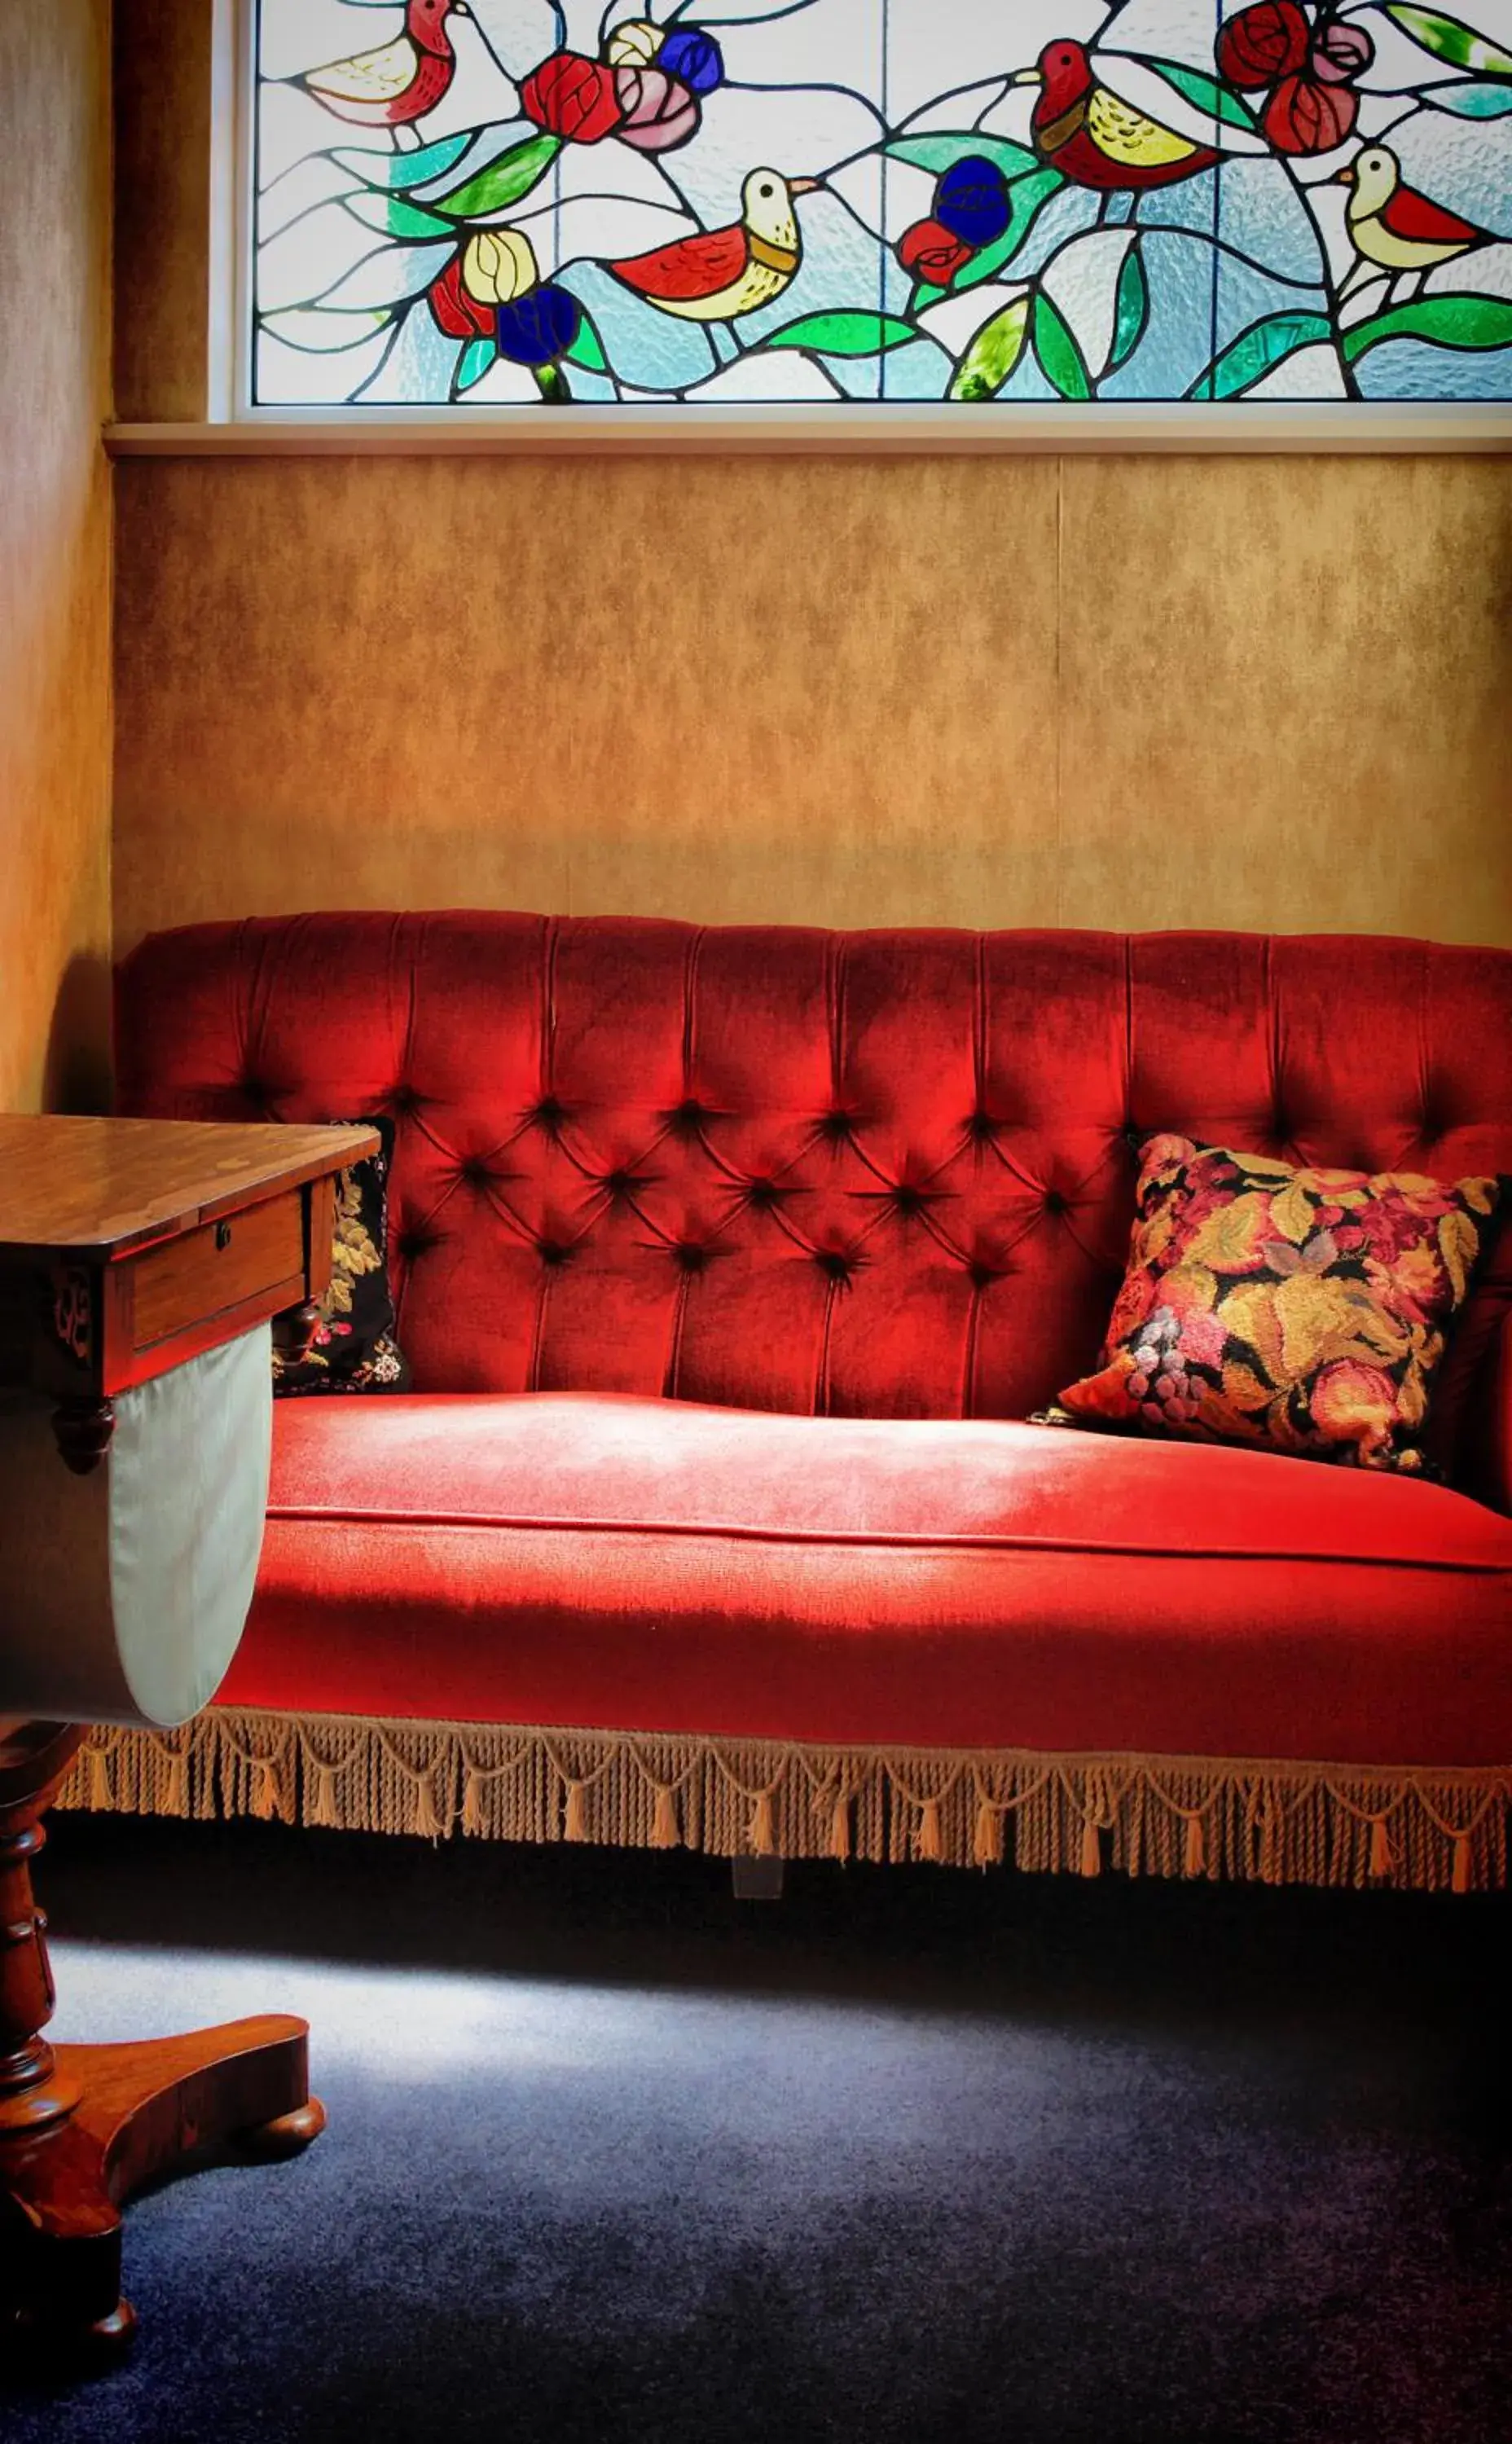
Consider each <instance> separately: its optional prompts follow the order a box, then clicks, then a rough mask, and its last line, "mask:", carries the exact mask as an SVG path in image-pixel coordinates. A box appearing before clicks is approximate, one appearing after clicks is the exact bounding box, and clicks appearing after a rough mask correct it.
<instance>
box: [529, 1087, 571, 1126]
mask: <svg viewBox="0 0 1512 2444" xmlns="http://www.w3.org/2000/svg"><path fill="white" fill-rule="evenodd" d="M566 1117H567V1112H566V1106H565V1104H564V1103H562V1102H559V1101H558V1099H557V1097H556V1096H555V1095H543V1096H542V1098H541V1101H540V1102H539V1103H538V1104H537V1105H536V1107H535V1110H534V1111H533V1112H532V1113H531V1115H530V1118H531V1119H532V1120H534V1121H535V1122H536V1124H537V1126H538V1127H540V1128H543V1129H560V1128H561V1126H562V1121H563V1120H565V1119H566Z"/></svg>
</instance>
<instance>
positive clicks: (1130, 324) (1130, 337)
mask: <svg viewBox="0 0 1512 2444" xmlns="http://www.w3.org/2000/svg"><path fill="white" fill-rule="evenodd" d="M1149 319H1150V284H1149V282H1148V281H1147V280H1146V278H1145V270H1144V265H1143V264H1142V263H1141V262H1140V260H1139V246H1138V241H1137V240H1135V242H1134V245H1133V246H1132V247H1131V248H1130V250H1129V251H1128V253H1127V254H1126V255H1125V256H1124V259H1123V268H1122V270H1121V271H1120V272H1119V274H1118V299H1117V304H1116V307H1115V316H1114V326H1113V348H1112V352H1111V354H1110V355H1109V358H1108V369H1109V371H1110V372H1116V370H1117V368H1118V366H1119V365H1121V364H1124V363H1125V362H1126V361H1128V359H1129V358H1130V357H1132V356H1133V354H1134V350H1135V348H1136V347H1137V346H1138V344H1139V339H1140V335H1141V333H1142V332H1143V330H1144V327H1145V324H1146V323H1147V322H1148V321H1149Z"/></svg>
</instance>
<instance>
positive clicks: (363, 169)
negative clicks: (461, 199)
mask: <svg viewBox="0 0 1512 2444" xmlns="http://www.w3.org/2000/svg"><path fill="white" fill-rule="evenodd" d="M471 141H472V135H471V131H469V132H468V133H467V134H466V135H464V136H445V137H443V138H442V139H441V140H440V142H439V143H437V144H426V145H422V147H421V149H420V151H419V152H418V153H375V152H372V151H370V150H369V149H368V148H367V147H366V146H357V145H343V146H342V147H341V151H340V152H337V153H334V154H333V155H332V156H331V158H332V159H333V160H335V161H339V162H340V163H341V167H342V169H343V170H350V172H351V173H352V176H353V177H354V178H360V179H361V180H362V183H363V185H364V186H368V187H423V186H424V184H425V182H426V180H427V178H442V177H445V176H446V173H447V172H448V170H450V169H451V168H452V165H453V164H454V163H455V162H457V161H460V160H461V158H462V156H463V154H464V153H465V152H466V151H467V149H468V146H469V145H470V143H471Z"/></svg>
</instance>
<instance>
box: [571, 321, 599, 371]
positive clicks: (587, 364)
mask: <svg viewBox="0 0 1512 2444" xmlns="http://www.w3.org/2000/svg"><path fill="white" fill-rule="evenodd" d="M567 358H568V361H569V362H570V363H572V364H575V365H581V366H583V367H584V368H585V370H586V371H587V372H589V373H591V374H603V373H607V372H608V370H609V360H608V358H607V357H606V356H605V355H604V352H603V349H602V347H601V346H600V345H599V334H598V332H597V331H596V330H595V329H594V327H593V324H591V323H590V322H589V321H588V318H587V316H586V315H584V317H583V319H582V321H581V323H580V324H579V325H578V336H577V338H576V339H575V340H574V342H573V343H572V345H571V347H570V348H569V349H568V350H567Z"/></svg>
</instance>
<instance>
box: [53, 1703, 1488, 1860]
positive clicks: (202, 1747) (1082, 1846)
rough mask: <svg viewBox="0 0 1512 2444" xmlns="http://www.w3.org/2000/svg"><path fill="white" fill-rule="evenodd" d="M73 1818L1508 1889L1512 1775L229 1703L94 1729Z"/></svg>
mask: <svg viewBox="0 0 1512 2444" xmlns="http://www.w3.org/2000/svg"><path fill="white" fill-rule="evenodd" d="M57 1804H58V1805H60V1806H63V1807H90V1808H104V1809H119V1810H123V1811H126V1812H133V1813H138V1814H148V1815H157V1816H187V1817H229V1816H262V1817H269V1818H276V1819H277V1820H278V1821H279V1822H280V1823H281V1824H323V1825H328V1826H331V1827H333V1828H340V1829H344V1830H349V1831H362V1832H378V1833H419V1834H423V1835H425V1836H426V1837H428V1838H429V1839H432V1840H437V1839H439V1838H441V1837H442V1836H444V1835H449V1834H452V1833H454V1832H455V1831H456V1830H457V1829H458V1828H459V1827H460V1829H461V1830H462V1832H464V1833H469V1834H476V1835H481V1836H484V1837H486V1838H489V1839H491V1840H495V1841H505V1842H563V1841H564V1842H617V1843H619V1844H621V1845H623V1846H626V1847H630V1848H643V1849H659V1850H670V1849H673V1848H676V1847H677V1846H679V1845H683V1846H685V1847H687V1848H688V1849H691V1850H703V1851H708V1852H710V1853H712V1854H713V1855H715V1856H717V1857H720V1858H731V1857H735V1856H737V1855H739V1854H749V1853H752V1852H754V1853H756V1854H757V1855H765V1856H769V1857H775V1858H785V1859H815V1858H829V1859H878V1860H880V1859H891V1860H898V1859H932V1860H938V1861H941V1862H942V1863H945V1864H949V1865H952V1866H979V1867H986V1866H996V1865H997V1864H999V1863H1000V1862H1001V1861H1003V1860H1005V1858H1008V1857H1010V1856H1011V1858H1012V1860H1013V1861H1014V1863H1015V1864H1016V1865H1017V1866H1020V1867H1026V1868H1040V1869H1043V1868H1062V1869H1069V1870H1074V1871H1077V1872H1079V1873H1080V1874H1081V1875H1083V1876H1096V1875H1098V1874H1100V1873H1101V1871H1102V1869H1103V1867H1104V1866H1105V1865H1106V1866H1110V1867H1113V1868H1121V1869H1123V1870H1124V1871H1125V1872H1126V1873H1127V1874H1129V1875H1155V1876H1188V1877H1195V1876H1200V1877H1206V1878H1207V1879H1209V1880H1210V1881H1217V1880H1218V1879H1223V1878H1237V1879H1254V1880H1258V1881H1260V1882H1262V1883H1274V1884H1280V1883H1302V1884H1343V1885H1364V1884H1370V1883H1377V1884H1391V1885H1396V1886H1399V1887H1413V1888H1416V1889H1418V1890H1426V1891H1432V1892H1442V1891H1449V1890H1452V1891H1454V1892H1457V1893H1465V1892H1470V1891H1481V1890H1486V1889H1490V1888H1496V1889H1501V1888H1503V1887H1504V1886H1505V1884H1506V1881H1507V1818H1508V1811H1509V1808H1512V1768H1502V1769H1494V1768H1484V1769H1476V1770H1471V1769H1465V1770H1460V1771H1455V1770H1451V1769H1444V1768H1426V1767H1424V1768H1399V1769H1397V1768H1386V1767H1380V1768H1363V1767H1355V1766H1335V1765H1293V1764H1282V1763H1278V1762H1264V1761H1262V1762H1258V1763H1257V1762H1254V1761H1251V1760H1241V1759H1234V1758H1227V1757H1211V1758H1204V1757H1136V1756H1046V1755H1042V1754H1038V1753H1036V1752H1034V1751H1031V1750H980V1751H966V1752H957V1751H954V1750H896V1749H822V1748H810V1747H807V1746H803V1745H800V1744H797V1743H792V1742H786V1741H776V1740H720V1739H706V1738H700V1737H696V1736H694V1735H692V1734H686V1733H681V1732H676V1733H672V1732H669V1733H666V1734H661V1733H656V1732H641V1731H566V1730H562V1731H539V1730H533V1729H528V1728H519V1727H508V1726H501V1725H496V1724H490V1723H419V1722H373V1721H370V1720H368V1719H366V1718H364V1717H358V1716H354V1715H346V1714H273V1713H241V1712H237V1711H235V1710H232V1709H230V1708H227V1707H219V1706H214V1707H212V1708H211V1709H210V1710H209V1711H208V1712H207V1713H203V1714H200V1715H198V1716H196V1717H195V1719H194V1722H192V1723H188V1724H185V1725H184V1726H182V1728H180V1729H179V1730H177V1731H119V1730H112V1729H109V1728H99V1729H96V1730H93V1731H90V1732H89V1734H88V1736H87V1738H86V1739H85V1742H84V1745H83V1748H82V1749H81V1750H80V1752H79V1754H78V1756H77V1758H76V1759H75V1761H74V1764H73V1766H72V1768H71V1769H70V1771H69V1774H68V1778H67V1780H66V1782H65V1784H64V1787H63V1788H62V1790H61V1791H60V1793H59V1795H58V1803H57Z"/></svg>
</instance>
